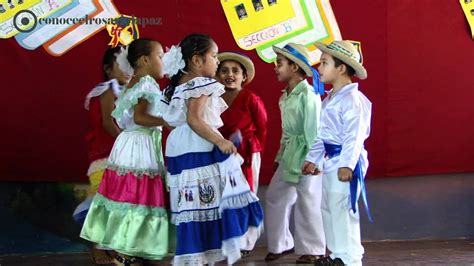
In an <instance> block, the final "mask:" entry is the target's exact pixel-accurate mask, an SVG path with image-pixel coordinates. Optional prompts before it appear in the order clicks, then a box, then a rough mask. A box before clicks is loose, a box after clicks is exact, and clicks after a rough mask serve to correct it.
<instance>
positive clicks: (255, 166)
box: [240, 152, 262, 250]
mask: <svg viewBox="0 0 474 266" xmlns="http://www.w3.org/2000/svg"><path fill="white" fill-rule="evenodd" d="M261 162H262V159H261V157H260V152H256V153H254V154H252V178H253V189H254V192H255V194H257V192H258V180H259V177H260V165H261ZM260 234H261V232H258V230H257V229H256V228H253V227H252V228H249V230H248V231H247V233H246V234H245V235H244V236H243V237H242V240H241V243H240V248H241V249H243V250H253V248H254V247H255V243H257V240H258V237H259V236H260Z"/></svg>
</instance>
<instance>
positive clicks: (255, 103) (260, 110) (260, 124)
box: [249, 95, 267, 151]
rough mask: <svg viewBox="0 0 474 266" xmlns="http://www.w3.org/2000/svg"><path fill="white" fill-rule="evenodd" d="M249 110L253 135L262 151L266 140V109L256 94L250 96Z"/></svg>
mask: <svg viewBox="0 0 474 266" xmlns="http://www.w3.org/2000/svg"><path fill="white" fill-rule="evenodd" d="M249 111H250V115H251V116H252V121H253V124H254V125H255V128H256V130H255V135H256V137H257V139H258V141H259V142H260V145H261V148H262V151H263V150H264V148H265V143H266V141H267V110H265V105H264V104H263V102H262V100H261V99H260V98H259V97H258V96H256V95H254V96H253V97H251V98H250V102H249Z"/></svg>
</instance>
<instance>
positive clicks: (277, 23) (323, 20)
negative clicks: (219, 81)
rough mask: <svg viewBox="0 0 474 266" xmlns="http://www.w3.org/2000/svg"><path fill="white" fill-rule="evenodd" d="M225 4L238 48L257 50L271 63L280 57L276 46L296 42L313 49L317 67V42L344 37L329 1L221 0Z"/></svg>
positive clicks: (311, 50) (312, 55)
mask: <svg viewBox="0 0 474 266" xmlns="http://www.w3.org/2000/svg"><path fill="white" fill-rule="evenodd" d="M221 5H222V8H223V9H224V13H225V16H226V18H227V21H228V23H229V26H230V28H231V31H232V35H233V37H234V39H235V42H236V43H237V45H238V46H239V47H240V48H241V49H243V50H247V51H249V50H254V49H255V50H256V52H257V54H258V55H259V57H260V58H261V59H262V60H263V61H265V62H267V63H271V62H274V60H275V58H276V55H275V53H274V52H273V49H272V46H273V45H276V46H279V47H282V46H285V45H286V44H287V43H289V42H295V43H300V44H303V45H305V46H306V47H307V48H308V49H309V51H310V56H311V63H312V64H316V63H318V60H319V57H320V55H321V54H320V52H319V50H317V49H316V47H315V46H314V42H316V41H322V42H326V43H329V42H331V41H333V40H340V39H341V38H342V37H341V33H340V31H339V27H338V25H337V22H336V18H335V16H334V13H333V11H332V8H331V4H330V3H329V0H221Z"/></svg>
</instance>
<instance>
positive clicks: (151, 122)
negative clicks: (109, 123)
mask: <svg viewBox="0 0 474 266" xmlns="http://www.w3.org/2000/svg"><path fill="white" fill-rule="evenodd" d="M147 111H148V101H147V100H145V99H138V103H137V104H136V105H135V107H134V109H133V121H134V122H135V124H137V125H141V126H144V127H156V126H163V125H165V121H164V120H163V119H162V118H161V117H155V116H152V115H150V114H148V113H147Z"/></svg>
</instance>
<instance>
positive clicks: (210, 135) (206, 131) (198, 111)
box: [187, 95, 237, 154]
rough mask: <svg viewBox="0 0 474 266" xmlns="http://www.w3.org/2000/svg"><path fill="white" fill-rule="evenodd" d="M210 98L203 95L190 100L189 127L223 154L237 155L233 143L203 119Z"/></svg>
mask: <svg viewBox="0 0 474 266" xmlns="http://www.w3.org/2000/svg"><path fill="white" fill-rule="evenodd" d="M208 98H209V96H206V95H202V96H200V97H199V98H189V100H188V114H187V116H188V118H187V122H188V124H189V126H190V127H191V129H192V130H193V131H194V132H196V133H197V134H198V135H199V136H201V137H202V138H204V139H206V140H208V141H209V142H211V143H213V144H214V145H217V147H219V149H220V150H221V151H222V152H224V153H226V154H231V153H237V148H236V147H235V146H234V144H232V142H230V141H228V140H226V139H224V138H223V137H222V136H221V135H220V134H218V133H217V132H216V131H214V130H213V129H212V128H211V127H210V126H209V125H208V124H207V123H206V122H205V121H204V120H203V119H202V117H203V114H204V106H205V104H206V102H207V99H208Z"/></svg>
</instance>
